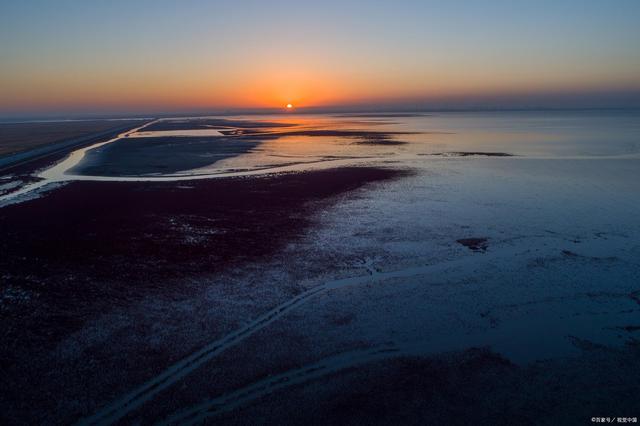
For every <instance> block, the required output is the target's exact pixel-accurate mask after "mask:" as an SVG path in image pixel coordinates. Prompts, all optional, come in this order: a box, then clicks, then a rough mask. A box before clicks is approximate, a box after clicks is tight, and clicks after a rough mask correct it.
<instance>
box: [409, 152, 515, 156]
mask: <svg viewBox="0 0 640 426" xmlns="http://www.w3.org/2000/svg"><path fill="white" fill-rule="evenodd" d="M418 155H437V156H442V157H514V155H513V154H509V153H506V152H481V151H451V152H436V153H433V154H418Z"/></svg>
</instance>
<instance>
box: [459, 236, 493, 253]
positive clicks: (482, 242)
mask: <svg viewBox="0 0 640 426" xmlns="http://www.w3.org/2000/svg"><path fill="white" fill-rule="evenodd" d="M456 241H457V242H458V243H460V244H462V245H463V246H465V247H467V248H469V249H470V250H473V251H487V248H488V247H489V243H488V242H487V239H486V238H462V239H460V240H456Z"/></svg>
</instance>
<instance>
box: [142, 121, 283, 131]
mask: <svg viewBox="0 0 640 426" xmlns="http://www.w3.org/2000/svg"><path fill="white" fill-rule="evenodd" d="M291 126H295V124H292V123H282V122H269V121H259V120H256V121H251V120H234V119H226V118H199V119H178V120H163V121H159V122H157V123H154V124H152V125H150V126H147V127H145V128H144V131H165V130H202V129H217V128H229V127H236V128H240V129H261V128H269V127H291Z"/></svg>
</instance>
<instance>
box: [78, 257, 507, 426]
mask: <svg viewBox="0 0 640 426" xmlns="http://www.w3.org/2000/svg"><path fill="white" fill-rule="evenodd" d="M505 251H508V252H511V251H512V249H509V250H496V251H493V252H491V253H484V254H483V255H482V259H483V260H485V261H486V260H489V259H496V258H499V257H500V256H503V255H504V254H505V253H504V252H505ZM475 261H477V257H475V256H474V255H473V254H470V255H466V256H464V257H462V258H458V259H454V260H451V261H446V262H442V263H437V264H433V265H421V266H414V267H410V268H405V269H400V270H395V271H389V272H379V271H378V270H376V269H375V268H374V267H373V262H372V261H371V260H368V261H365V262H364V263H363V264H362V265H359V266H361V267H363V268H364V269H365V270H366V271H367V273H366V274H364V275H358V276H354V277H349V278H342V279H338V280H331V281H327V282H325V283H323V284H320V285H318V286H316V287H313V288H311V289H309V290H307V291H305V292H303V293H301V294H299V295H297V296H296V297H294V298H292V299H289V300H288V301H286V302H284V303H282V304H280V305H278V306H276V307H275V308H273V309H271V310H270V311H268V312H266V313H264V314H263V315H261V316H260V317H258V318H256V319H255V320H253V321H251V322H250V323H249V324H247V325H245V326H244V327H242V328H240V329H238V330H236V331H234V332H232V333H230V334H228V335H226V336H223V337H222V338H219V339H217V340H215V341H213V342H211V343H209V344H208V345H206V346H205V347H203V348H202V349H200V350H198V351H196V352H194V353H193V354H191V355H189V356H188V357H186V358H184V359H182V360H181V361H178V362H177V363H175V364H173V365H171V366H170V367H168V368H167V369H166V370H165V371H163V372H162V373H160V374H159V375H157V376H156V377H154V378H152V379H150V380H149V381H147V382H146V383H144V384H142V385H141V386H139V387H137V388H136V389H134V390H132V391H131V392H129V393H127V394H126V395H123V396H122V397H120V398H118V399H117V400H115V401H113V402H112V403H111V404H109V405H107V406H105V407H104V408H103V409H101V410H100V411H98V412H97V413H95V414H94V415H92V416H91V417H88V418H85V419H83V420H81V421H80V422H79V423H78V424H79V425H109V424H113V423H115V422H116V421H118V420H119V419H121V418H122V417H124V416H126V415H127V414H128V413H130V412H131V411H134V410H135V409H137V408H139V407H140V406H141V405H143V404H144V403H146V402H148V401H150V400H151V399H153V398H154V397H155V396H156V395H157V394H158V393H160V392H161V391H163V390H164V389H166V388H168V387H169V386H171V385H173V384H174V383H176V382H177V381H179V380H181V379H182V378H184V377H185V376H187V375H188V374H190V373H191V372H193V371H194V370H196V369H197V368H199V367H200V366H202V365H203V364H205V363H206V362H208V361H210V360H212V359H214V358H215V357H216V356H218V355H219V354H221V353H222V352H224V351H225V350H227V349H229V348H231V347H233V346H235V345H237V344H239V343H240V342H242V341H243V340H245V339H246V338H248V337H249V336H251V335H253V334H254V333H256V332H257V331H259V330H261V329H263V328H265V327H266V326H268V325H269V324H271V323H272V322H274V321H276V320H277V319H279V318H280V317H282V316H283V315H285V314H287V313H288V312H289V311H291V310H293V309H295V308H297V307H300V306H301V305H303V304H304V303H306V302H308V301H309V300H310V299H311V298H313V297H314V296H317V295H320V294H322V293H326V292H328V291H331V290H336V289H339V288H343V287H348V286H353V285H360V284H366V283H372V282H380V281H384V280H388V279H393V278H406V277H413V276H419V275H426V274H437V273H441V272H443V271H445V270H448V269H451V268H455V267H460V266H464V265H466V264H468V263H470V262H475ZM384 353H385V354H386V353H387V352H386V351H385V352H384ZM387 356H388V355H387ZM356 358H357V359H358V360H359V361H358V362H363V358H362V357H361V356H358V357H356ZM365 358H366V357H365ZM366 359H368V358H366ZM330 371H333V370H330ZM313 377H315V375H314V376H313ZM305 380H306V379H305ZM309 380H310V378H309Z"/></svg>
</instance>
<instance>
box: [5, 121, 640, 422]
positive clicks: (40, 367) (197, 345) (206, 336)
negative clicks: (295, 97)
mask: <svg viewBox="0 0 640 426" xmlns="http://www.w3.org/2000/svg"><path fill="white" fill-rule="evenodd" d="M195 130H197V131H198V132H196V133H190V131H195ZM202 131H205V132H208V131H210V132H211V134H203V132H202ZM163 132H171V134H170V135H167V134H166V133H165V134H163ZM0 179H2V180H0V185H6V186H7V189H5V190H4V192H3V193H0V235H2V239H1V240H0V251H1V252H2V256H1V257H0V273H1V275H0V278H1V283H0V312H1V313H2V317H3V320H2V323H1V324H0V333H1V335H2V336H3V341H4V344H3V347H2V354H1V356H2V358H3V359H5V360H7V361H6V365H7V367H6V368H4V369H3V373H2V374H3V383H4V384H5V391H4V392H3V398H2V399H1V400H0V420H1V422H2V423H3V424H69V423H76V422H80V424H156V423H159V424H233V425H240V424H273V423H277V424H326V423H327V422H328V421H330V422H332V423H340V424H389V423H391V422H397V423H402V424H425V421H424V419H425V418H430V419H433V418H439V419H442V418H446V423H447V424H469V423H473V424H496V423H498V424H507V423H514V422H515V423H520V424H537V423H540V415H541V414H540V413H544V423H556V424H557V423H562V424H584V423H585V422H589V421H590V419H591V417H594V416H607V415H610V414H607V413H610V412H615V413H618V414H620V415H621V416H637V415H638V413H637V409H638V408H637V407H638V405H637V398H636V396H637V395H638V392H639V391H640V385H639V384H638V382H637V380H635V378H636V377H638V375H639V374H640V371H638V368H639V367H638V366H639V365H640V364H639V363H638V362H637V360H638V357H639V356H640V331H639V330H640V262H639V261H638V259H640V222H638V220H637V218H638V217H640V113H638V112H633V111H631V112H629V111H622V112H619V111H576V112H572V111H551V112H532V111H529V112H500V113H430V114H399V113H393V114H370V115H367V114H341V115H340V116H335V115H295V114H281V115H272V116H238V117H198V118H166V119H160V120H150V121H149V122H145V123H141V124H140V125H139V126H138V127H136V128H135V129H130V130H127V131H124V132H123V133H122V134H120V135H118V136H116V137H114V138H112V139H109V140H102V141H96V143H95V145H89V146H84V147H83V148H81V149H75V150H74V149H72V150H70V152H68V153H67V156H66V157H64V158H62V159H52V160H51V161H49V162H45V163H43V162H39V163H38V165H37V167H32V168H31V169H29V170H28V171H24V172H22V173H21V174H19V175H18V174H16V175H5V176H0ZM427 423H428V422H427Z"/></svg>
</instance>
